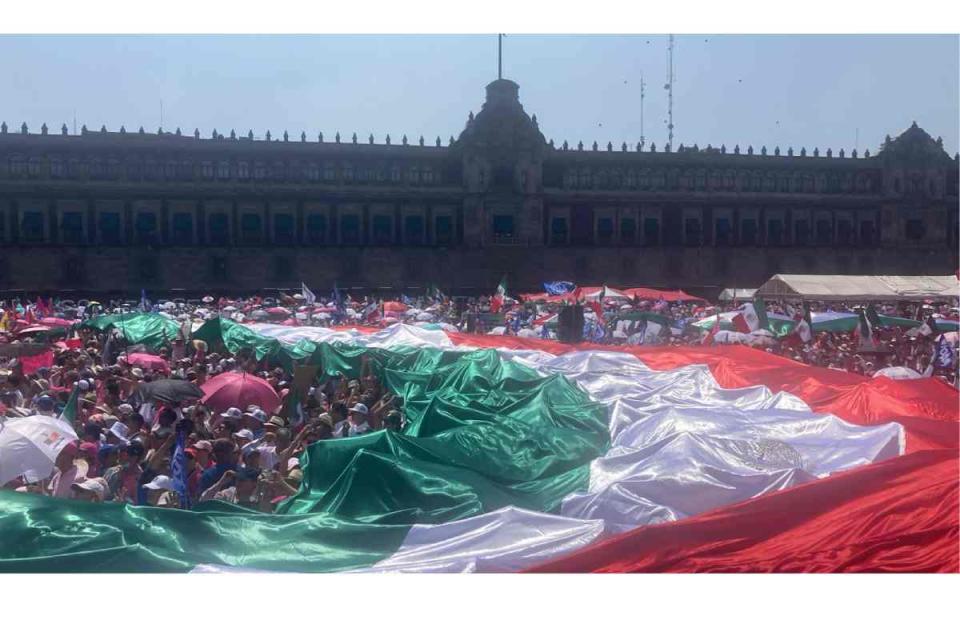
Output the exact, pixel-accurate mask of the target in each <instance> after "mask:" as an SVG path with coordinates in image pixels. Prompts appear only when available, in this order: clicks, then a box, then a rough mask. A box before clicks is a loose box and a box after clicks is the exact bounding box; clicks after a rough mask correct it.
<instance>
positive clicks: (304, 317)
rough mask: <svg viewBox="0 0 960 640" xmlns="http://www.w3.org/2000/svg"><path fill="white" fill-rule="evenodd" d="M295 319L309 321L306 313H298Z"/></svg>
mask: <svg viewBox="0 0 960 640" xmlns="http://www.w3.org/2000/svg"><path fill="white" fill-rule="evenodd" d="M294 317H295V318H296V319H297V320H306V319H307V314H305V313H297V314H296V315H295V316H294Z"/></svg>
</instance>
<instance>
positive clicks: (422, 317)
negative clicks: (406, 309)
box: [417, 311, 433, 322]
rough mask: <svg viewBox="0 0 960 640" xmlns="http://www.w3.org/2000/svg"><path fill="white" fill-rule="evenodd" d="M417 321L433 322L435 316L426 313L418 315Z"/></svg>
mask: <svg viewBox="0 0 960 640" xmlns="http://www.w3.org/2000/svg"><path fill="white" fill-rule="evenodd" d="M417 320H419V321H421V322H433V314H432V313H427V312H426V311H424V312H421V313H418V314H417Z"/></svg>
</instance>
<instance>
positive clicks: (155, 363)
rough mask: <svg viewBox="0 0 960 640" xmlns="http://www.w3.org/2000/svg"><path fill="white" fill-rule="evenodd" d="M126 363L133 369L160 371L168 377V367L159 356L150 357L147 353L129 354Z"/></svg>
mask: <svg viewBox="0 0 960 640" xmlns="http://www.w3.org/2000/svg"><path fill="white" fill-rule="evenodd" d="M127 362H129V363H130V365H131V366H134V367H140V368H141V369H150V370H151V371H162V372H163V373H165V374H167V375H170V365H168V364H167V361H166V360H164V359H163V358H161V357H160V356H152V355H150V354H149V353H131V354H130V355H128V356H127Z"/></svg>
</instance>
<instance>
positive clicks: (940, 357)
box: [937, 334, 953, 369]
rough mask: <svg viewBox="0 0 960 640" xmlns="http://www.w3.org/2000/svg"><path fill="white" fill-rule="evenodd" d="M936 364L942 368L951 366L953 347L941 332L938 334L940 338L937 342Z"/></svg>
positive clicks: (950, 367)
mask: <svg viewBox="0 0 960 640" xmlns="http://www.w3.org/2000/svg"><path fill="white" fill-rule="evenodd" d="M937 365H938V366H941V367H943V368H944V369H952V368H953V349H952V348H951V347H950V343H949V342H947V341H946V339H945V338H944V337H943V334H940V340H939V341H938V342H937Z"/></svg>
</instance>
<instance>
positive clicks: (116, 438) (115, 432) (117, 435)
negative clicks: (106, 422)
mask: <svg viewBox="0 0 960 640" xmlns="http://www.w3.org/2000/svg"><path fill="white" fill-rule="evenodd" d="M104 436H105V437H106V442H107V444H118V445H123V446H126V445H127V443H128V442H130V440H129V439H128V438H129V436H130V428H129V427H127V425H125V424H123V423H122V422H114V423H113V424H112V425H111V426H110V429H108V430H107V432H106V433H105V434H104Z"/></svg>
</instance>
